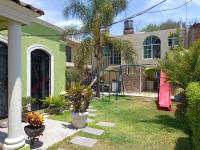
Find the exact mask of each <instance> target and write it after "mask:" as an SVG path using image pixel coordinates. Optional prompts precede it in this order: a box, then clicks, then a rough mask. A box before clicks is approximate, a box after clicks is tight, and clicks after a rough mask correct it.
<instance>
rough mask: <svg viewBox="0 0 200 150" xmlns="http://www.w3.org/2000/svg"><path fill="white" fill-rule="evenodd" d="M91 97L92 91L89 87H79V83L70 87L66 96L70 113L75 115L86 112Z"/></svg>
mask: <svg viewBox="0 0 200 150" xmlns="http://www.w3.org/2000/svg"><path fill="white" fill-rule="evenodd" d="M92 96H93V92H92V89H91V88H90V87H87V86H84V85H80V83H79V84H76V85H75V86H73V87H71V88H70V89H69V90H68V91H67V94H66V97H67V99H68V101H69V104H70V108H71V111H72V112H75V113H78V112H80V113H83V112H86V111H87V108H88V106H89V104H90V101H91V99H92Z"/></svg>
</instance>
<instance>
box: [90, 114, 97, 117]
mask: <svg viewBox="0 0 200 150" xmlns="http://www.w3.org/2000/svg"><path fill="white" fill-rule="evenodd" d="M88 116H89V117H96V116H97V114H95V113H88Z"/></svg>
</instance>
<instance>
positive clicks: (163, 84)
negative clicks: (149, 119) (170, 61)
mask: <svg viewBox="0 0 200 150" xmlns="http://www.w3.org/2000/svg"><path fill="white" fill-rule="evenodd" d="M158 100H159V107H160V108H167V109H168V110H171V105H172V101H171V85H170V83H169V82H168V81H167V75H166V73H164V72H162V71H161V72H160V89H159V99H158Z"/></svg>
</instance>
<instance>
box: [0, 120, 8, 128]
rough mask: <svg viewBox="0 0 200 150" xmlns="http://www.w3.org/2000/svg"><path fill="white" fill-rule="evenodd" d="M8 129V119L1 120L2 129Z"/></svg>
mask: <svg viewBox="0 0 200 150" xmlns="http://www.w3.org/2000/svg"><path fill="white" fill-rule="evenodd" d="M7 127H8V119H3V120H0V128H7Z"/></svg>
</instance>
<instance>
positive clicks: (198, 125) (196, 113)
mask: <svg viewBox="0 0 200 150" xmlns="http://www.w3.org/2000/svg"><path fill="white" fill-rule="evenodd" d="M199 91H200V83H199V82H193V83H190V84H189V85H188V87H187V89H186V95H187V100H188V108H187V116H188V119H189V121H190V124H191V129H192V132H193V135H192V139H193V149H194V150H199V149H200V92H199Z"/></svg>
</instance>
